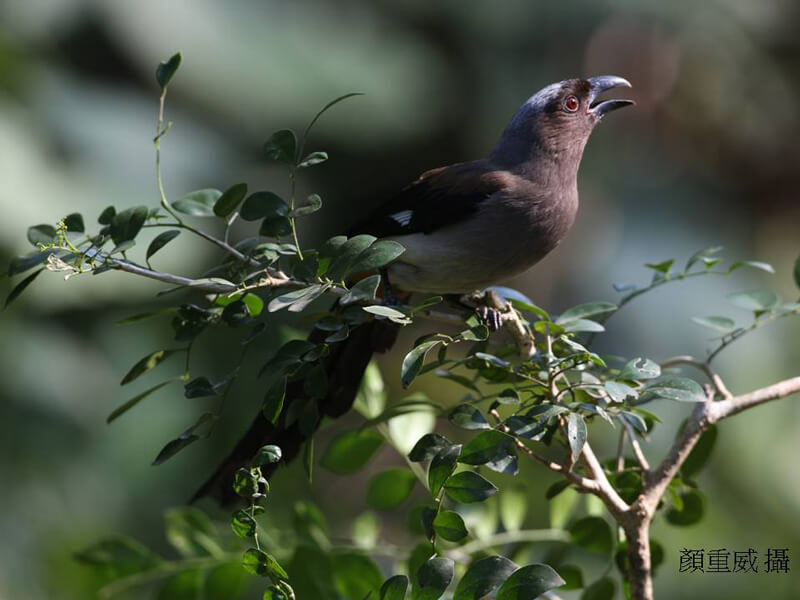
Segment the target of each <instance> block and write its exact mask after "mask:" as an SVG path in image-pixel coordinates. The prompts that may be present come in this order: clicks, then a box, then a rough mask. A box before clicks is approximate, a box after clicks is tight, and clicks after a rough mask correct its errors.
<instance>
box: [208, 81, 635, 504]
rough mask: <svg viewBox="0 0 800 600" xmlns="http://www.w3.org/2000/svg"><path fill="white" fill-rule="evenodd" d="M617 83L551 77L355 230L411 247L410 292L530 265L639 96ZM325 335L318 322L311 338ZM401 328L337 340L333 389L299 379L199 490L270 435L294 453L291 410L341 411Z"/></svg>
mask: <svg viewBox="0 0 800 600" xmlns="http://www.w3.org/2000/svg"><path fill="white" fill-rule="evenodd" d="M619 87H630V83H628V82H627V81H626V80H625V79H623V78H621V77H616V76H600V77H590V78H588V79H568V80H566V81H561V82H559V83H554V84H551V85H548V86H547V87H545V88H543V89H542V90H540V91H538V92H537V93H536V94H534V95H533V96H531V97H530V98H529V99H528V100H527V101H525V103H524V104H523V105H522V106H521V107H520V108H519V110H518V111H517V112H516V114H514V116H513V118H512V119H511V122H510V123H509V124H508V126H507V127H506V128H505V130H504V131H503V133H502V134H501V136H500V139H499V140H498V141H497V143H496V144H495V146H494V147H493V148H492V149H491V150H490V151H489V153H488V154H487V155H486V156H485V157H484V158H480V159H478V160H474V161H470V162H464V163H457V164H453V165H450V166H446V167H440V168H438V169H432V170H430V171H427V172H425V173H423V174H422V175H421V176H420V177H419V178H418V179H417V180H416V181H414V182H413V183H411V184H410V185H408V186H407V187H406V188H404V189H403V190H402V191H401V192H400V193H399V194H398V195H397V196H396V197H394V198H393V199H391V200H390V201H389V202H387V203H386V204H383V205H382V206H380V207H379V208H378V209H377V210H376V211H375V212H374V214H373V215H372V216H371V217H370V218H368V219H366V220H365V221H364V222H362V223H361V224H360V225H358V226H357V227H356V228H354V229H353V230H352V233H354V234H355V233H368V234H371V235H374V236H376V237H378V238H382V239H390V240H395V241H397V242H399V243H400V244H402V246H403V247H404V248H405V252H404V253H403V254H402V255H400V257H399V258H398V259H397V260H396V261H395V262H393V263H392V264H390V265H389V266H388V268H387V270H386V274H387V275H388V280H389V282H391V285H392V286H394V287H396V288H398V289H400V290H403V291H406V292H427V293H432V294H463V293H469V292H473V291H475V290H478V289H482V288H485V287H487V286H490V285H494V284H498V283H501V282H503V281H505V280H507V279H509V278H511V277H513V276H515V275H518V274H519V273H522V272H523V271H525V270H526V269H528V268H530V267H531V266H532V265H534V264H536V263H537V262H538V261H539V260H541V259H542V258H543V257H544V256H545V255H546V254H547V253H548V252H550V251H551V250H553V248H555V247H556V246H557V245H558V244H559V242H561V240H562V239H563V238H564V236H565V235H566V233H567V231H568V230H569V228H570V227H571V226H572V223H573V221H574V220H575V214H576V212H577V210H578V186H577V175H578V167H579V165H580V161H581V157H582V156H583V150H584V147H585V146H586V142H587V141H588V139H589V135H590V134H591V132H592V130H593V129H594V127H595V126H596V125H597V124H598V123H599V122H600V120H601V119H602V118H603V117H604V116H605V115H606V114H608V113H609V112H611V111H613V110H616V109H618V108H622V107H624V106H628V105H631V104H633V102H632V101H630V100H599V99H598V96H599V95H600V94H601V93H603V92H606V91H608V90H610V89H613V88H619ZM324 337H325V334H322V332H319V331H314V332H312V333H311V336H310V338H309V340H310V341H312V342H320V341H321V340H322V339H324ZM395 337H396V326H394V324H391V323H389V322H387V321H377V320H372V321H369V322H367V323H365V324H363V325H361V326H359V327H357V328H356V329H354V330H353V331H352V332H351V335H350V337H349V338H348V339H347V340H345V341H343V342H339V343H337V344H333V345H332V346H331V348H330V353H329V354H328V356H326V357H325V358H324V359H323V364H324V366H325V370H326V372H327V373H328V386H327V392H326V395H325V397H323V398H312V399H309V398H308V397H307V395H306V392H305V391H304V386H303V382H302V381H294V382H292V381H290V382H289V383H288V385H287V388H286V395H285V400H284V408H283V413H282V415H281V416H280V417H279V419H278V421H277V423H275V424H273V423H270V422H269V421H267V419H265V418H264V417H263V416H262V415H261V414H260V413H259V415H258V416H257V417H256V419H255V421H254V422H253V424H252V425H251V426H250V428H249V429H248V431H247V432H246V433H245V435H244V437H243V438H242V439H241V440H240V441H239V442H238V443H237V445H236V446H235V447H234V449H233V451H232V452H231V453H230V455H229V456H227V457H226V458H225V459H224V460H223V462H222V463H221V464H220V466H219V467H218V468H217V470H216V471H215V473H214V474H213V475H212V476H211V478H210V479H209V480H208V481H207V482H206V483H205V484H204V485H203V486H202V487H201V488H200V489H199V490H198V492H197V493H196V494H195V496H194V498H193V499H197V498H199V497H201V496H206V495H209V496H213V497H215V498H217V499H218V500H220V501H221V502H223V503H228V502H230V501H231V500H233V499H234V498H235V496H234V494H233V490H232V481H233V474H234V473H235V471H236V469H237V468H239V467H241V466H243V465H244V464H246V463H247V462H248V461H249V460H250V459H251V458H252V457H253V455H254V454H255V453H256V452H257V451H258V449H259V448H260V447H261V446H263V445H265V444H276V445H277V446H279V447H280V448H281V450H282V453H283V457H282V459H281V462H287V461H290V460H292V459H293V458H294V457H295V456H296V455H297V454H298V452H299V451H300V449H301V447H302V445H303V444H304V443H305V441H306V440H307V438H308V437H309V433H308V429H307V427H308V426H307V424H306V432H305V433H304V432H301V431H300V428H299V426H298V423H297V422H293V423H288V422H287V421H286V414H287V409H288V407H289V406H290V405H291V404H292V403H294V402H308V401H314V402H316V403H317V406H318V411H317V412H318V414H319V419H321V418H323V417H325V416H328V417H337V416H340V415H342V414H344V413H345V412H347V411H348V410H349V409H350V407H351V406H352V403H353V400H354V398H355V395H356V393H357V391H358V387H359V384H360V382H361V379H362V377H363V374H364V370H365V369H366V367H367V365H368V364H369V361H370V359H371V358H372V355H373V353H375V352H382V351H385V350H387V349H388V348H389V347H391V345H392V344H393V342H394V339H395ZM274 467H275V465H273V466H272V468H273V469H274ZM264 471H266V472H271V471H270V469H264ZM268 474H269V473H267V476H268Z"/></svg>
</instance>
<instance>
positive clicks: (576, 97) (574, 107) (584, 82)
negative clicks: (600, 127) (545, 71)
mask: <svg viewBox="0 0 800 600" xmlns="http://www.w3.org/2000/svg"><path fill="white" fill-rule="evenodd" d="M620 87H628V88H629V87H631V84H630V83H628V81H627V80H625V79H623V78H622V77H616V76H614V75H602V76H599V77H589V78H588V79H567V80H565V81H560V82H558V83H553V84H551V85H548V86H547V87H545V88H543V89H541V90H539V91H538V92H536V93H535V94H534V95H533V96H531V97H530V98H528V100H527V101H526V102H525V103H524V104H523V105H522V106H521V107H520V109H519V110H518V111H517V113H516V114H515V115H514V118H513V119H512V120H511V123H509V125H508V127H506V130H505V131H504V132H503V136H502V137H501V139H500V142H499V143H498V145H497V147H496V148H495V151H494V152H493V154H498V151H499V153H500V154H501V155H504V156H503V158H504V159H506V160H509V159H510V160H520V161H521V160H526V157H529V156H531V154H530V153H531V152H533V153H534V156H535V155H541V153H542V152H544V153H546V154H549V155H552V156H554V157H558V158H561V159H564V160H570V161H575V160H577V161H580V157H581V155H582V154H583V148H584V146H585V145H586V141H587V140H588V139H589V134H591V132H592V130H593V129H594V127H595V125H597V123H599V122H600V120H601V119H602V118H603V116H605V115H606V114H608V113H609V112H611V111H614V110H616V109H618V108H623V107H625V106H630V105H632V104H633V101H632V100H600V99H599V96H600V95H601V94H602V93H603V92H606V91H608V90H611V89H614V88H620ZM575 167H576V168H577V164H576V165H575Z"/></svg>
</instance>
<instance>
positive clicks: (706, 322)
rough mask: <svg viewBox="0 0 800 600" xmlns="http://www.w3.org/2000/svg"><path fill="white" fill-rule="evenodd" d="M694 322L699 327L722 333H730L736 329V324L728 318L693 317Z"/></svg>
mask: <svg viewBox="0 0 800 600" xmlns="http://www.w3.org/2000/svg"><path fill="white" fill-rule="evenodd" d="M692 321H694V322H695V323H697V324H698V325H702V326H703V327H708V328H709V329H715V330H716V331H721V332H722V333H730V332H731V331H733V330H734V329H736V322H735V321H734V320H733V319H729V318H728V317H716V316H712V317H692Z"/></svg>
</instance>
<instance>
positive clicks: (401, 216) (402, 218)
mask: <svg viewBox="0 0 800 600" xmlns="http://www.w3.org/2000/svg"><path fill="white" fill-rule="evenodd" d="M413 216H414V211H413V210H404V211H401V212H399V213H394V214H393V215H389V218H390V219H393V220H394V221H396V222H397V223H398V224H399V225H400V226H401V227H408V224H409V223H411V217H413Z"/></svg>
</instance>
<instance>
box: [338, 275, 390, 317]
mask: <svg viewBox="0 0 800 600" xmlns="http://www.w3.org/2000/svg"><path fill="white" fill-rule="evenodd" d="M380 283H381V276H380V275H370V276H369V277H366V278H364V279H362V280H361V281H359V282H358V283H356V284H355V285H354V286H353V287H351V288H350V291H349V292H347V293H346V294H345V295H344V296H342V299H341V300H340V301H339V302H340V303H341V304H343V305H347V304H352V303H353V302H360V301H364V300H374V299H375V294H376V293H377V292H378V286H379V285H380ZM404 316H405V315H404Z"/></svg>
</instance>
